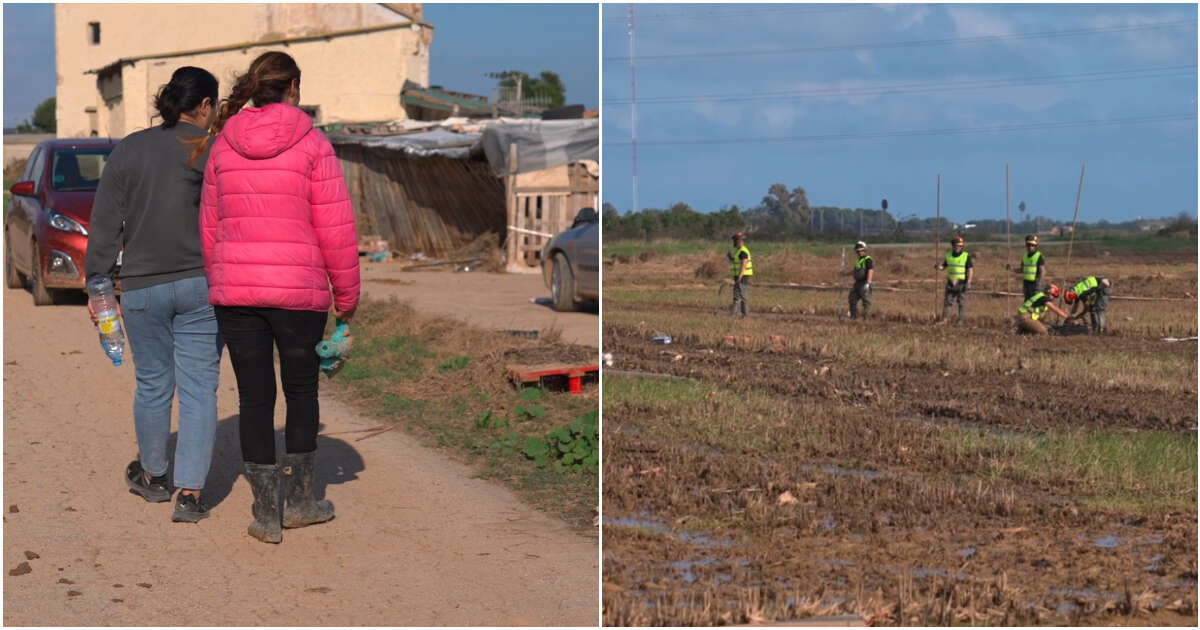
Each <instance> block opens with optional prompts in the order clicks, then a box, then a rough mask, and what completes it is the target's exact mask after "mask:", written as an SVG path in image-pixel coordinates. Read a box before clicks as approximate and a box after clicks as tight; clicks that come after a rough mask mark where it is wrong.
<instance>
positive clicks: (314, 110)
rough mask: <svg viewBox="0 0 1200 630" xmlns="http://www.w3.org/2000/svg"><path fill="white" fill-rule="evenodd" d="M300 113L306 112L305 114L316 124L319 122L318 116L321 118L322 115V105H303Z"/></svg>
mask: <svg viewBox="0 0 1200 630" xmlns="http://www.w3.org/2000/svg"><path fill="white" fill-rule="evenodd" d="M300 111H302V112H304V113H305V114H308V117H309V118H311V119H313V122H316V121H317V120H318V116H320V114H321V106H320V105H301V106H300Z"/></svg>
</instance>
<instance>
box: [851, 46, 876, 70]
mask: <svg viewBox="0 0 1200 630" xmlns="http://www.w3.org/2000/svg"><path fill="white" fill-rule="evenodd" d="M854 58H855V59H858V62H859V63H861V64H862V65H864V66H866V67H868V68H874V67H875V56H874V55H872V54H871V51H869V50H859V51H855V53H854Z"/></svg>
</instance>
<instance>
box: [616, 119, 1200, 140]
mask: <svg viewBox="0 0 1200 630" xmlns="http://www.w3.org/2000/svg"><path fill="white" fill-rule="evenodd" d="M1183 120H1191V121H1193V122H1194V121H1196V112H1191V113H1187V114H1159V115H1154V116H1138V117H1133V118H1110V119H1107V120H1074V121H1072V120H1068V121H1058V122H1038V123H1019V124H1014V125H993V126H989V127H959V128H953V129H912V130H904V131H876V132H866V133H830V134H817V135H808V136H790V137H783V138H761V137H760V138H747V137H743V138H710V139H700V140H649V141H647V140H640V141H638V144H639V145H640V146H646V145H652V146H669V145H692V146H694V145H715V144H766V143H773V144H776V143H787V142H811V141H822V140H863V139H872V138H905V137H914V136H948V135H960V134H971V133H992V132H1009V131H1035V130H1041V129H1068V128H1076V127H1101V126H1110V125H1130V124H1145V123H1160V122H1172V121H1183ZM605 144H606V145H609V146H624V145H628V144H629V143H627V142H605Z"/></svg>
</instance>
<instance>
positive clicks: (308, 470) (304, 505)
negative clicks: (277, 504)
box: [279, 451, 333, 528]
mask: <svg viewBox="0 0 1200 630" xmlns="http://www.w3.org/2000/svg"><path fill="white" fill-rule="evenodd" d="M316 455H317V453H316V451H313V452H310V453H288V454H286V455H284V456H283V457H282V458H280V462H279V464H280V466H279V467H280V469H281V470H282V472H283V496H284V507H283V526H284V527H287V528H295V527H307V526H309V525H316V524H317V523H324V522H325V521H328V520H329V519H331V518H333V503H332V502H330V501H326V500H325V499H321V500H320V501H318V500H317V499H316V497H314V496H313V476H314V474H315V469H316Z"/></svg>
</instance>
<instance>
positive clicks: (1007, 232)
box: [1004, 162, 1013, 291]
mask: <svg viewBox="0 0 1200 630" xmlns="http://www.w3.org/2000/svg"><path fill="white" fill-rule="evenodd" d="M1010 190H1011V187H1010V185H1009V179H1008V162H1005V163H1004V236H1005V238H1006V239H1007V240H1008V255H1007V258H1008V262H1009V264H1011V263H1012V262H1013V257H1012V217H1011V216H1010V215H1009V213H1008V208H1009V205H1008V204H1009V194H1008V193H1009V191H1010ZM1010 279H1011V275H1010V277H1008V278H1005V279H1004V289H1005V290H1006V291H1007V290H1008V283H1009V281H1010Z"/></svg>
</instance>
